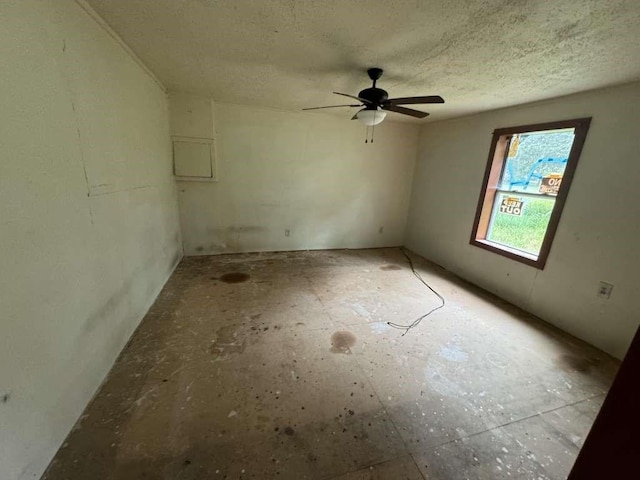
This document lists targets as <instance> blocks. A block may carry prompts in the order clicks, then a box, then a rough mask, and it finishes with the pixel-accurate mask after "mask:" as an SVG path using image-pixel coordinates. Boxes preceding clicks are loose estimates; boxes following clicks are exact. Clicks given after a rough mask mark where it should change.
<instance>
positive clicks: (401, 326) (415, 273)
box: [387, 247, 445, 337]
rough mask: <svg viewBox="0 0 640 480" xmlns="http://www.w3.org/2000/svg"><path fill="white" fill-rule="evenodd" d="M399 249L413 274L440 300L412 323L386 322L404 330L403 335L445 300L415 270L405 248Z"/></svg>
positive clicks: (443, 303)
mask: <svg viewBox="0 0 640 480" xmlns="http://www.w3.org/2000/svg"><path fill="white" fill-rule="evenodd" d="M400 251H401V252H402V253H403V254H404V256H405V257H406V258H407V260H408V262H409V266H410V267H411V271H412V272H413V274H414V275H415V276H416V278H417V279H418V280H420V281H421V282H422V283H423V284H424V286H425V287H427V288H428V289H429V290H431V291H432V292H433V293H434V295H435V296H436V297H438V298H439V299H440V301H441V302H442V303H441V304H440V305H438V306H437V307H435V308H432V309H431V310H429V311H428V312H427V313H425V314H424V315H421V316H419V317H418V318H416V319H415V320H414V321H413V322H412V323H410V324H408V325H400V324H399V323H393V322H387V325H389V326H390V327H393V328H397V329H399V330H404V333H403V334H402V336H403V337H404V336H405V335H406V334H407V333H408V332H409V330H411V329H412V328H414V327H417V326H418V325H419V324H420V322H421V321H422V320H424V319H425V318H427V317H428V316H429V315H431V314H432V313H433V312H435V311H436V310H440V309H441V308H442V307H444V305H445V301H444V297H443V296H442V295H440V294H439V293H438V292H436V291H435V290H434V289H433V287H431V285H429V284H428V283H427V282H425V281H424V278H422V276H421V275H420V274H419V273H418V272H416V269H415V268H414V266H413V261H412V260H411V257H410V256H409V255H408V254H407V252H406V250H405V249H404V247H400Z"/></svg>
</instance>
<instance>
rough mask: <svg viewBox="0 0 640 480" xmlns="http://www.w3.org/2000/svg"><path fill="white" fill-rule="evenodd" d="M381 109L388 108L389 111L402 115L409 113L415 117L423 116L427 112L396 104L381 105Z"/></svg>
mask: <svg viewBox="0 0 640 480" xmlns="http://www.w3.org/2000/svg"><path fill="white" fill-rule="evenodd" d="M382 109H383V110H389V111H390V112H396V113H402V114H403V115H410V116H412V117H416V118H424V117H426V116H428V115H429V114H428V113H427V112H421V111H419V110H414V109H412V108H405V107H400V106H398V105H383V106H382Z"/></svg>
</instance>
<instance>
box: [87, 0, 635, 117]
mask: <svg viewBox="0 0 640 480" xmlns="http://www.w3.org/2000/svg"><path fill="white" fill-rule="evenodd" d="M88 3H89V4H91V6H92V7H93V8H94V9H95V10H96V11H97V12H98V13H99V14H100V15H101V16H102V17H103V18H104V19H105V20H106V21H107V23H108V24H109V25H110V26H111V27H112V28H113V29H114V30H115V31H116V32H118V34H120V36H121V37H122V38H123V39H124V41H125V42H126V43H127V44H128V45H129V46H130V47H131V48H132V49H133V50H134V51H135V52H136V53H137V54H138V56H139V57H140V58H141V59H142V60H143V62H145V64H146V65H147V66H148V67H149V68H150V69H151V70H152V71H153V72H154V73H155V74H156V75H157V76H158V77H159V78H160V79H161V80H162V82H163V83H164V84H165V85H166V86H167V87H168V88H169V89H170V90H171V89H174V90H183V91H188V92H193V93H201V94H205V95H210V96H212V97H213V98H214V100H216V101H224V102H233V103H241V104H257V105H261V106H267V107H275V108H279V109H286V110H299V109H301V108H303V107H313V106H321V105H335V104H342V103H349V101H348V99H347V102H343V101H342V98H341V97H338V96H337V95H332V94H331V92H332V91H334V90H335V91H340V92H346V93H351V94H357V92H358V91H359V90H361V89H362V88H366V87H367V86H370V82H369V79H368V78H367V76H366V73H365V70H366V68H367V67H372V66H376V67H381V68H384V70H385V73H384V75H383V77H382V79H381V80H380V81H379V84H378V86H379V87H381V88H384V89H386V90H387V91H388V92H389V94H390V96H392V97H400V96H412V95H432V94H438V95H441V96H443V97H444V98H445V100H446V102H447V103H446V104H445V105H432V106H428V107H427V106H418V108H421V109H423V110H425V111H429V112H431V117H428V120H439V119H443V118H450V117H454V116H459V115H464V114H469V113H473V112H478V111H482V110H488V109H494V108H498V107H504V106H508V105H514V104H520V103H525V102H530V101H535V100H541V99H545V98H550V97H556V96H560V95H566V94H569V93H574V92H579V91H584V90H589V89H593V88H598V87H603V86H607V85H613V84H619V83H625V82H629V81H633V80H637V79H640V1H639V0H413V1H409V0H289V1H288V0H270V1H267V0H228V1H221V0H88ZM327 113H333V114H338V115H341V116H343V117H345V118H349V117H350V116H351V115H352V114H353V111H351V110H349V109H336V110H329V111H327V110H324V111H322V113H309V115H314V114H315V115H318V114H327ZM391 116H393V117H394V118H393V119H394V120H395V119H397V120H400V119H404V117H403V116H401V115H397V114H393V113H392V114H390V116H389V118H391Z"/></svg>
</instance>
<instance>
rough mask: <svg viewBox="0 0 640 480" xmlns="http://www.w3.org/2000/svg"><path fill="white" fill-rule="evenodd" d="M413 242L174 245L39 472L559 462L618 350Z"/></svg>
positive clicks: (249, 473) (405, 474) (533, 469)
mask: <svg viewBox="0 0 640 480" xmlns="http://www.w3.org/2000/svg"><path fill="white" fill-rule="evenodd" d="M413 258H414V259H415V263H416V268H417V269H418V271H420V272H421V273H422V275H423V277H424V278H425V280H427V281H428V282H429V283H430V284H432V285H433V287H435V288H436V290H438V291H439V292H440V293H441V294H442V295H443V296H444V297H445V298H446V302H447V303H446V306H445V307H444V308H443V309H441V310H438V311H437V312H435V313H434V314H433V315H432V316H430V317H429V318H428V319H427V320H425V321H424V322H423V323H421V324H420V325H419V326H418V327H417V328H415V329H413V330H411V331H410V332H409V333H408V334H407V335H405V336H402V332H401V331H398V330H395V329H392V328H391V327H389V326H388V325H387V324H386V323H385V322H386V321H394V322H398V323H407V322H410V321H412V320H413V319H414V318H416V317H417V316H419V315H421V314H422V313H424V312H426V311H428V310H429V309H430V308H432V307H434V306H437V304H438V299H437V298H436V297H435V296H434V295H433V294H431V293H430V292H429V291H428V290H427V289H426V288H425V287H424V285H422V284H421V283H420V282H419V281H418V280H417V279H416V278H415V277H414V276H413V275H412V274H411V271H410V269H409V268H408V265H407V262H406V259H405V258H404V256H403V254H402V253H401V251H400V250H399V249H375V250H346V251H315V252H297V253H275V254H242V255H226V256H217V257H191V258H186V259H184V260H183V262H182V263H181V264H180V265H179V267H178V268H177V270H176V272H175V273H174V275H173V276H172V277H171V279H170V280H169V282H168V283H167V285H166V287H165V288H164V290H163V291H162V293H161V295H160V296H159V298H158V299H157V301H156V302H155V304H154V305H153V307H152V308H151V310H150V311H149V313H148V314H147V316H146V317H145V319H144V320H143V322H142V324H141V325H140V327H139V329H138V330H137V331H136V333H135V334H134V336H133V337H132V340H131V342H130V343H129V345H128V346H127V348H126V349H125V350H124V352H123V353H122V355H121V356H120V358H119V359H118V361H117V363H116V364H115V366H114V367H113V370H112V371H111V373H110V374H109V376H108V378H107V380H106V381H105V383H104V385H103V387H102V389H101V390H100V392H99V393H98V394H97V396H96V397H95V399H94V400H93V401H92V403H91V404H90V405H89V406H88V407H87V409H86V411H85V413H84V415H83V416H82V418H81V420H80V421H79V423H78V425H77V426H76V427H75V428H74V430H73V431H72V432H71V434H70V435H69V437H68V439H67V441H66V442H65V443H64V445H63V447H62V448H61V449H60V451H59V452H58V454H57V456H56V457H55V459H54V461H53V462H52V464H51V466H50V467H49V470H48V471H47V473H46V474H45V476H44V478H46V479H49V480H54V479H82V480H84V479H87V480H88V479H91V480H95V479H172V480H173V479H181V480H188V479H218V478H220V479H225V478H226V479H270V478H278V479H341V480H355V479H385V480H387V479H390V480H394V479H411V480H414V479H423V478H426V479H463V478H469V479H503V478H504V479H506V478H526V479H560V478H565V477H566V476H567V474H568V472H569V470H570V468H571V465H572V463H573V461H574V459H575V457H576V455H577V453H578V450H579V448H580V446H581V444H582V442H583V440H584V438H585V436H586V434H587V432H588V430H589V428H590V426H591V424H592V422H593V420H594V418H595V415H596V413H597V411H598V409H599V407H600V405H601V403H602V401H603V399H604V395H605V393H606V391H607V389H608V387H609V385H610V383H611V381H612V379H613V376H614V374H615V371H616V369H617V367H618V362H617V361H615V360H614V359H612V358H611V357H609V356H607V355H605V354H604V353H602V352H600V351H598V350H596V349H595V348H593V347H590V346H588V345H586V344H584V343H583V342H581V341H579V340H576V339H575V338H573V337H570V336H568V335H566V334H564V333H562V332H560V331H558V330H557V329H555V328H553V327H551V326H549V325H547V324H545V323H543V322H541V321H539V320H537V319H535V318H533V317H531V316H530V315H527V314H525V313H523V312H522V311H520V310H518V309H517V308H515V307H513V306H511V305H509V304H507V303H506V302H502V301H500V300H498V299H496V298H495V297H493V296H491V295H489V294H487V293H485V292H483V291H481V290H479V289H477V288H475V287H472V286H470V285H468V284H466V283H465V282H462V281H461V280H459V279H457V278H456V277H454V276H453V275H451V274H449V273H448V272H446V271H444V270H442V269H440V268H438V267H435V266H433V265H431V264H429V263H428V262H426V261H425V260H423V259H421V258H419V257H417V256H413Z"/></svg>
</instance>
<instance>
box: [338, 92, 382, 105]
mask: <svg viewBox="0 0 640 480" xmlns="http://www.w3.org/2000/svg"><path fill="white" fill-rule="evenodd" d="M333 93H335V94H336V95H342V96H343V97H349V98H353V99H354V100H359V101H361V102H362V103H373V102H371V100H367V99H366V98H360V97H355V96H353V95H349V94H348V93H340V92H333Z"/></svg>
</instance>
